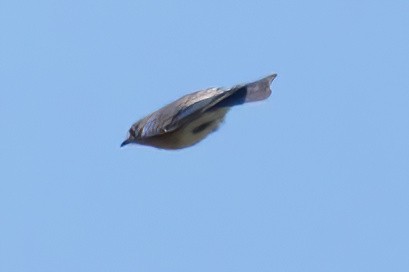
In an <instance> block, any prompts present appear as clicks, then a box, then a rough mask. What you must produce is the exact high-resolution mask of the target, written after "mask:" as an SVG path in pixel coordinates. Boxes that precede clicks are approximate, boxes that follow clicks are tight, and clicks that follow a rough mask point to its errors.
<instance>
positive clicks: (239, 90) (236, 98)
mask: <svg viewBox="0 0 409 272" xmlns="http://www.w3.org/2000/svg"><path fill="white" fill-rule="evenodd" d="M276 76H277V74H272V75H269V76H266V77H264V78H262V79H260V80H257V81H254V82H251V83H247V84H242V85H237V86H234V87H233V88H231V89H229V92H231V95H230V96H228V97H227V98H226V99H224V100H222V101H221V102H220V103H218V104H217V106H218V107H232V106H236V105H240V104H243V103H247V102H254V101H260V100H264V99H267V98H268V97H269V96H270V95H271V89H270V85H271V82H272V81H273V80H274V79H275V78H276Z"/></svg>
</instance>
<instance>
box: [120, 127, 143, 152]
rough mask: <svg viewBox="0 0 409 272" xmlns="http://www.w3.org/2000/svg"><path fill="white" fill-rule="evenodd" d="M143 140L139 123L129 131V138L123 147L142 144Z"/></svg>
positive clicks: (123, 143)
mask: <svg viewBox="0 0 409 272" xmlns="http://www.w3.org/2000/svg"><path fill="white" fill-rule="evenodd" d="M140 140H141V128H140V127H139V122H138V123H136V124H134V125H133V126H132V127H131V128H130V129H129V131H128V136H127V138H126V139H125V141H123V142H122V144H121V147H123V146H125V145H127V144H131V143H140Z"/></svg>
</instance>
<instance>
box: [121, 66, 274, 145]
mask: <svg viewBox="0 0 409 272" xmlns="http://www.w3.org/2000/svg"><path fill="white" fill-rule="evenodd" d="M276 76H277V74H272V75H269V76H267V77H264V78H262V79H260V80H258V81H255V82H252V83H247V84H240V85H236V86H234V87H231V88H227V89H226V88H221V87H219V88H207V89H204V90H200V91H197V92H194V93H191V94H187V95H185V96H183V97H181V98H179V99H178V100H176V101H174V102H172V103H170V104H168V105H166V106H164V107H163V108H161V109H159V110H157V111H155V112H153V113H151V114H149V115H148V116H146V117H144V118H142V119H141V120H139V121H138V122H136V123H134V124H133V125H132V127H131V128H130V129H129V133H128V137H127V139H126V140H125V141H124V142H123V143H122V144H121V147H122V146H124V145H127V144H130V143H136V144H141V145H148V146H153V147H156V148H160V149H170V150H172V149H181V148H185V147H189V146H192V145H194V144H196V143H198V142H200V141H201V140H203V139H204V138H205V137H206V136H207V135H209V134H210V133H212V132H214V131H215V130H216V129H217V128H218V127H219V126H220V124H221V123H222V121H223V119H224V117H225V115H226V113H227V112H228V111H229V109H230V108H231V107H233V106H236V105H241V104H243V103H247V102H254V101H260V100H264V99H267V98H268V97H269V96H270V94H271V89H270V85H271V82H272V81H273V80H274V78H275V77H276Z"/></svg>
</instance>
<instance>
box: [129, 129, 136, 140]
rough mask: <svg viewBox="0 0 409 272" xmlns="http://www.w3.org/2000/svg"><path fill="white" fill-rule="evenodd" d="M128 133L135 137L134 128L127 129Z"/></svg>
mask: <svg viewBox="0 0 409 272" xmlns="http://www.w3.org/2000/svg"><path fill="white" fill-rule="evenodd" d="M129 135H131V136H132V137H133V138H136V135H135V130H134V129H133V128H131V129H130V130H129Z"/></svg>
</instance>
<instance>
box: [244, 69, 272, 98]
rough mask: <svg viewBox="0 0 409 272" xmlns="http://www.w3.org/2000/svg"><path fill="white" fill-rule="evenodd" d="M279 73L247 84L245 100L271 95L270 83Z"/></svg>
mask: <svg viewBox="0 0 409 272" xmlns="http://www.w3.org/2000/svg"><path fill="white" fill-rule="evenodd" d="M276 76H277V74H272V75H269V76H267V77H265V78H262V79H260V80H257V81H255V82H252V83H248V84H245V85H244V86H243V87H245V88H246V97H245V99H244V102H253V101H260V100H264V99H267V98H268V97H269V96H270V95H271V89H270V85H271V82H273V80H274V79H275V78H276Z"/></svg>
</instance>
